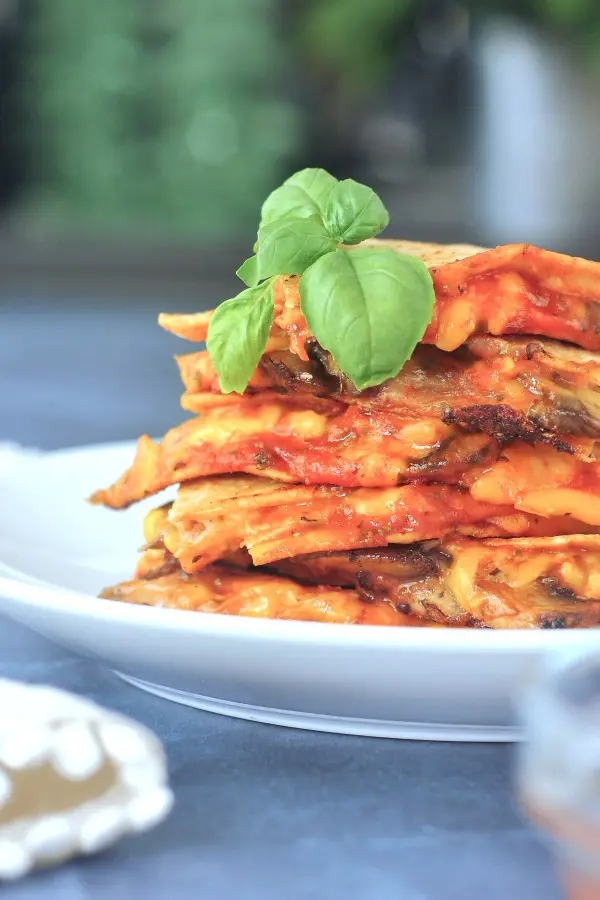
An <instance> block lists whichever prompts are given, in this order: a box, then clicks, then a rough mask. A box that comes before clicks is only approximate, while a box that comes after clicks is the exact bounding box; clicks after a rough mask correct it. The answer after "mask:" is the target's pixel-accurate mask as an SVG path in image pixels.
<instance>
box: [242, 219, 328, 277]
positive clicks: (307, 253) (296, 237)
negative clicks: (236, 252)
mask: <svg viewBox="0 0 600 900" xmlns="http://www.w3.org/2000/svg"><path fill="white" fill-rule="evenodd" d="M335 245H336V242H335V240H334V239H333V238H332V237H331V235H330V234H329V232H328V231H327V229H326V228H325V226H324V225H323V220H322V219H321V217H320V216H308V218H306V219H298V218H296V217H291V216H285V217H284V218H281V219H276V220H275V221H274V222H271V223H270V224H269V225H264V226H263V227H262V228H261V229H260V231H259V232H258V256H257V259H258V275H259V277H260V278H269V276H271V275H301V274H302V272H304V271H305V269H307V268H308V267H309V266H310V265H312V263H314V262H315V261H316V260H317V259H319V257H320V256H323V254H325V253H329V252H330V251H331V250H335Z"/></svg>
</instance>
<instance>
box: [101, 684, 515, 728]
mask: <svg viewBox="0 0 600 900" xmlns="http://www.w3.org/2000/svg"><path fill="white" fill-rule="evenodd" d="M113 671H114V673H115V675H117V676H118V677H119V678H121V679H122V680H123V681H126V682H127V683H128V684H131V685H132V686H133V687H135V688H138V689H139V690H142V691H146V692H147V693H149V694H154V696H156V697H161V698H162V699H163V700H168V701H170V702H172V703H180V704H182V705H183V706H191V707H194V708H195V709H202V710H204V711H205V712H210V713H214V714H216V715H219V716H229V717H230V718H233V719H245V720H247V721H250V722H262V723H264V724H265V725H279V726H283V727H284V728H297V729H300V730H303V731H321V732H327V733H329V734H348V735H356V736H360V737H374V738H394V739H396V740H411V741H453V742H462V743H476V742H482V743H503V744H506V743H514V742H516V741H520V740H522V737H523V736H522V733H521V730H520V729H519V728H515V727H511V726H506V727H501V726H479V725H444V724H443V723H435V722H434V723H430V724H428V723H423V722H392V721H384V720H378V719H348V718H343V717H341V716H324V715H319V714H317V713H304V712H295V711H293V710H284V709H269V708H268V707H265V706H249V705H247V704H244V703H236V702H234V701H233V700H216V699H214V698H213V697H204V696H202V695H201V694H193V693H191V692H188V691H180V690H177V689H176V688H170V687H167V686H165V685H162V684H153V683H152V682H150V681H142V680H141V679H139V678H134V677H133V676H131V675H125V674H124V673H123V672H119V671H117V670H116V669H113Z"/></svg>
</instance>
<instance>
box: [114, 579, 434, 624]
mask: <svg viewBox="0 0 600 900" xmlns="http://www.w3.org/2000/svg"><path fill="white" fill-rule="evenodd" d="M100 596H101V597H104V598H106V599H108V600H121V601H125V602H127V603H137V604H140V605H143V606H157V607H163V608H170V609H185V610H193V611H194V612H205V613H221V614H224V615H231V616H252V617H255V618H263V619H264V618H266V619H296V620H303V621H309V622H336V623H339V624H356V625H402V626H411V627H415V626H416V627H424V626H425V627H427V626H432V625H433V626H435V623H433V622H431V621H427V620H425V619H418V618H417V617H415V616H411V615H408V614H407V613H403V612H401V611H400V610H397V609H395V608H394V607H393V606H391V605H390V604H389V603H387V602H385V601H379V600H377V601H375V602H371V601H365V600H363V599H362V598H361V597H360V595H359V594H358V593H357V592H356V591H354V590H344V589H342V588H335V587H333V588H332V587H323V586H319V585H316V586H305V585H300V584H298V583H297V582H295V581H293V580H292V579H290V578H285V577H281V576H277V575H273V574H269V573H266V572H259V571H256V570H255V571H252V572H243V571H239V570H237V569H233V568H230V567H227V566H223V565H219V566H210V567H209V568H207V569H204V570H203V571H202V572H198V573H196V574H195V575H191V576H190V575H185V574H184V573H183V572H182V571H181V569H179V570H178V571H174V572H171V573H170V574H167V575H161V576H158V577H156V578H153V579H136V580H133V581H126V582H124V583H123V584H118V585H116V586H115V587H110V588H106V589H105V590H104V591H102V593H101V595H100Z"/></svg>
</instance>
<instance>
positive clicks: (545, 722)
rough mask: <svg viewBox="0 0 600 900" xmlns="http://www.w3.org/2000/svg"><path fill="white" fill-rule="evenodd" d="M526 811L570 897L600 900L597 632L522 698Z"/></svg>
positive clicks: (558, 657) (554, 661)
mask: <svg viewBox="0 0 600 900" xmlns="http://www.w3.org/2000/svg"><path fill="white" fill-rule="evenodd" d="M520 712H521V718H522V721H523V725H524V727H525V731H526V739H525V741H524V742H523V743H522V744H521V745H520V746H519V749H518V754H517V792H518V798H519V802H520V805H521V808H522V810H523V811H524V812H525V814H526V815H527V816H528V818H529V819H530V821H531V822H533V823H534V825H535V826H536V827H537V828H538V829H539V830H540V831H541V833H542V834H543V835H544V836H545V837H546V838H547V839H548V840H549V842H550V845H551V847H552V849H553V851H554V855H555V859H556V864H557V869H558V873H559V877H560V879H561V882H562V885H563V887H564V890H565V892H566V895H567V897H568V898H569V900H600V634H599V637H598V640H597V642H595V643H594V644H593V645H591V646H590V647H589V648H588V647H585V648H583V649H581V650H580V651H572V652H568V653H564V652H561V653H556V654H549V655H548V656H547V657H546V658H545V660H544V661H543V663H542V665H541V667H540V669H539V670H538V672H537V674H536V676H535V678H534V679H533V680H532V681H531V682H530V683H529V685H528V686H527V688H526V689H525V690H524V692H523V694H522V696H521V698H520Z"/></svg>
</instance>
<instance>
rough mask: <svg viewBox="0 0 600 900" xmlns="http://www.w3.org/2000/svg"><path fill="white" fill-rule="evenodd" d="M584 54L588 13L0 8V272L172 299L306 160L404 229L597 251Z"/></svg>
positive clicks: (319, 0)
mask: <svg viewBox="0 0 600 900" xmlns="http://www.w3.org/2000/svg"><path fill="white" fill-rule="evenodd" d="M599 55H600V4H599V3H598V2H597V0H526V2H518V0H512V2H504V0H481V2H477V0H461V2H455V0H433V2H429V0H418V2H417V0H368V2H365V0H168V2H164V0H101V2H100V0H0V129H1V130H0V134H1V146H0V265H1V266H2V269H3V271H4V274H5V279H8V280H10V279H13V281H15V283H17V284H20V283H21V282H22V283H26V282H27V281H28V280H29V281H31V280H32V278H37V279H38V282H39V281H40V280H43V279H46V283H48V284H51V283H54V280H56V279H57V278H58V280H59V282H60V284H61V285H63V284H64V285H65V289H67V287H68V285H69V284H70V283H71V281H72V280H73V278H74V277H75V276H76V275H78V277H79V279H81V277H83V276H85V277H87V278H88V283H91V281H92V280H93V279H94V278H104V279H107V278H112V279H113V280H114V281H115V282H117V281H119V279H120V280H121V281H120V283H122V284H123V285H124V288H123V290H125V293H127V291H128V290H129V289H130V288H131V290H132V292H133V293H135V290H136V285H138V286H139V288H140V289H141V290H142V291H143V290H146V289H152V288H154V287H156V284H157V279H164V280H165V282H168V281H169V280H170V281H171V283H173V281H175V282H177V283H178V284H179V286H180V289H181V292H182V295H183V296H185V295H187V293H189V292H193V283H194V281H195V279H196V278H198V277H201V276H202V274H203V273H204V274H206V272H207V271H212V270H213V269H218V270H219V271H220V270H221V269H222V270H223V271H228V270H229V269H230V268H232V267H233V268H235V264H236V263H237V262H238V260H239V258H240V256H241V255H243V253H244V251H245V248H246V247H247V246H249V243H250V241H251V240H252V234H253V230H254V228H255V225H256V219H257V214H258V209H259V207H260V203H261V200H262V198H264V196H265V195H266V193H267V192H268V191H269V190H270V189H271V188H273V187H274V186H275V185H276V184H278V183H280V182H281V180H282V179H283V178H285V177H286V176H287V175H288V174H289V173H290V172H291V171H294V170H295V169H297V168H300V167H302V166H304V165H322V166H325V167H327V168H329V169H331V170H332V171H333V172H334V173H335V174H336V175H338V176H353V177H356V178H359V179H362V180H364V181H368V182H369V183H371V184H373V186H374V187H376V188H377V189H378V190H379V191H380V193H381V194H382V196H383V198H384V200H385V202H386V203H387V205H388V207H389V208H390V211H391V215H392V224H391V227H390V232H394V233H395V234H397V235H401V236H406V237H412V238H416V239H431V240H442V241H444V240H448V241H457V240H471V241H479V242H481V243H486V244H489V243H494V242H502V241H508V240H530V241H532V242H537V243H542V244H545V245H547V246H552V247H556V248H558V249H565V250H568V251H571V252H577V253H581V254H588V255H600V252H599V248H598V247H597V241H596V236H595V235H596V232H597V226H598V224H599V221H600V186H599V183H598V175H597V172H596V166H595V146H596V141H597V138H598V135H597V133H596V125H595V123H596V122H597V121H598V119H599V118H600V116H599V115H598V113H599V112H600V109H599V108H598V103H597V101H596V97H597V96H598V86H599V81H600V78H599V76H598V62H599ZM77 283H79V282H77Z"/></svg>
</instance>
